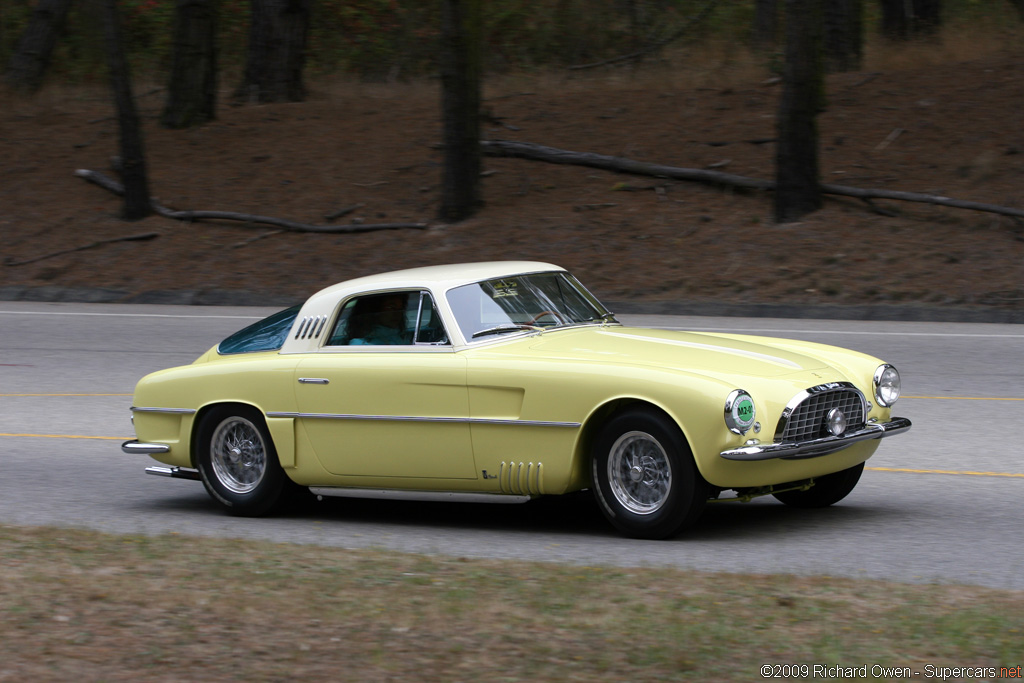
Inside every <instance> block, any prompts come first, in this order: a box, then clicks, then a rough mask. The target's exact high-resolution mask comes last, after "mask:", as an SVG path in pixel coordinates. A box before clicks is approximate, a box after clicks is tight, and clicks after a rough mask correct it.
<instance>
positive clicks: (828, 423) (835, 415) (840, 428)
mask: <svg viewBox="0 0 1024 683" xmlns="http://www.w3.org/2000/svg"><path fill="white" fill-rule="evenodd" d="M825 428H826V429H828V431H829V433H830V434H831V435H832V436H842V434H843V432H845V431H846V414H845V413H843V411H841V410H839V408H833V409H832V410H830V411H828V415H827V416H826V417H825Z"/></svg>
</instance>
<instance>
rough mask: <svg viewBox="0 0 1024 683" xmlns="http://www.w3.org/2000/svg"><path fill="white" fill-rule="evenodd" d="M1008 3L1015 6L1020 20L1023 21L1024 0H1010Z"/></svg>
mask: <svg viewBox="0 0 1024 683" xmlns="http://www.w3.org/2000/svg"><path fill="white" fill-rule="evenodd" d="M1010 4H1011V5H1013V6H1014V7H1016V8H1017V14H1019V15H1020V20H1021V21H1024V0H1010Z"/></svg>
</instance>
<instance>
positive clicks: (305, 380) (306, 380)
mask: <svg viewBox="0 0 1024 683" xmlns="http://www.w3.org/2000/svg"><path fill="white" fill-rule="evenodd" d="M330 383H331V381H330V380H328V379H324V378H323V377H300V378H299V384H330Z"/></svg>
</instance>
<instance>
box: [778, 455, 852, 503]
mask: <svg viewBox="0 0 1024 683" xmlns="http://www.w3.org/2000/svg"><path fill="white" fill-rule="evenodd" d="M863 471H864V463H861V464H859V465H854V466H853V467H851V468H849V469H846V470H842V471H840V472H834V473H833V474H826V475H825V476H824V477H817V478H816V479H815V480H814V486H812V487H811V488H809V489H807V490H806V491H783V492H781V493H775V494H772V495H774V496H775V497H776V498H778V499H779V500H781V501H782V502H783V503H785V504H786V505H789V506H792V507H795V508H804V509H811V508H825V507H828V506H829V505H832V504H834V503H838V502H839V501H841V500H842V499H843V498H846V496H848V495H850V492H851V491H853V488H854V487H855V486H856V485H857V482H858V481H860V475H861V472H863Z"/></svg>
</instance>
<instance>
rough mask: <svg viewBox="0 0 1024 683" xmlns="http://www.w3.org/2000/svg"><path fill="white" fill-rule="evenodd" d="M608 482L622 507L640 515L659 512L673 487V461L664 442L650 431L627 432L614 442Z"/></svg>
mask: <svg viewBox="0 0 1024 683" xmlns="http://www.w3.org/2000/svg"><path fill="white" fill-rule="evenodd" d="M608 483H609V484H610V486H611V491H612V495H613V496H615V499H616V500H617V501H618V502H619V504H620V505H622V507H624V508H625V509H626V510H629V511H630V512H632V513H634V514H637V515H650V514H652V513H655V512H657V511H658V510H660V509H661V507H662V506H663V505H664V504H665V501H666V500H668V496H669V493H670V492H671V490H672V463H670V462H669V458H668V454H666V453H665V449H664V448H663V447H662V445H661V443H659V442H658V440H657V439H655V438H654V437H653V436H651V435H650V434H648V433H646V432H638V431H633V432H627V433H625V434H623V435H622V436H620V437H619V438H618V440H617V441H616V442H615V443H614V444H613V445H612V448H611V452H610V453H609V456H608Z"/></svg>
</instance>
